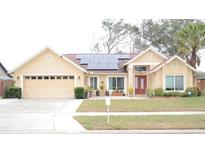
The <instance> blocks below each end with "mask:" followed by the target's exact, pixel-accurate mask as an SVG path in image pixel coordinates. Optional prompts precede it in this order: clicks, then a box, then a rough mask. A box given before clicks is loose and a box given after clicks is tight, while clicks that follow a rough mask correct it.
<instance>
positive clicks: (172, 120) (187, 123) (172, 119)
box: [74, 115, 205, 130]
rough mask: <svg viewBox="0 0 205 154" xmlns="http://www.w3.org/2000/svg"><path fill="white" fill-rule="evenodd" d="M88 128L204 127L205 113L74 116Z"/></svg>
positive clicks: (147, 128)
mask: <svg viewBox="0 0 205 154" xmlns="http://www.w3.org/2000/svg"><path fill="white" fill-rule="evenodd" d="M74 118H75V119H76V120H77V121H78V122H79V123H81V124H82V125H83V126H84V127H85V128H86V129H88V130H134V129H143V130H145V129H146V130H149V129H204V128H205V115H176V116H172V115H163V116H162V115H159V116H158V115H157V116H111V117H110V125H108V124H107V117H106V116H76V117H74Z"/></svg>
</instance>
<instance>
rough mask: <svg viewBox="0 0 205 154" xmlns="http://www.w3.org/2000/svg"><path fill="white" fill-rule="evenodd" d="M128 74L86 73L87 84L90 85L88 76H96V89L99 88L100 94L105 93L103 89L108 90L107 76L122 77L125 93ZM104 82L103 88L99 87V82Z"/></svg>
mask: <svg viewBox="0 0 205 154" xmlns="http://www.w3.org/2000/svg"><path fill="white" fill-rule="evenodd" d="M127 75H128V74H126V73H125V74H90V75H88V79H87V81H88V82H87V86H90V83H89V81H90V79H89V78H90V77H91V76H93V77H97V78H98V85H97V87H98V89H99V90H100V93H101V95H105V91H106V90H109V79H108V78H109V77H124V84H125V85H124V88H125V90H124V91H125V93H126V94H127V89H128V76H127ZM102 82H103V83H104V86H105V88H104V89H103V90H101V89H100V85H101V83H102Z"/></svg>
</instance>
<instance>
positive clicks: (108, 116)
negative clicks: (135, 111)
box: [105, 98, 111, 125]
mask: <svg viewBox="0 0 205 154" xmlns="http://www.w3.org/2000/svg"><path fill="white" fill-rule="evenodd" d="M105 102H106V106H107V124H108V125H109V124H110V114H109V113H110V105H111V101H110V98H106V100H105Z"/></svg>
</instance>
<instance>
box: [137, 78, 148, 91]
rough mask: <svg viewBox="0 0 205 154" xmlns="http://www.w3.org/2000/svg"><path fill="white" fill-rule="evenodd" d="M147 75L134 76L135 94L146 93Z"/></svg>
mask: <svg viewBox="0 0 205 154" xmlns="http://www.w3.org/2000/svg"><path fill="white" fill-rule="evenodd" d="M146 90H147V76H146V75H143V76H135V94H146Z"/></svg>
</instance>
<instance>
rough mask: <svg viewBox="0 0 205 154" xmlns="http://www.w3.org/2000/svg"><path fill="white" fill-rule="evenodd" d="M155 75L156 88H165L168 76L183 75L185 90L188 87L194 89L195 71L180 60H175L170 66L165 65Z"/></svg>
mask: <svg viewBox="0 0 205 154" xmlns="http://www.w3.org/2000/svg"><path fill="white" fill-rule="evenodd" d="M174 64H176V66H174ZM155 74H156V76H155V78H156V79H155V80H156V82H155V88H158V87H162V88H163V89H164V88H165V76H166V75H182V76H184V90H185V89H186V88H188V87H193V71H192V70H191V69H190V68H188V67H187V66H186V65H185V64H184V63H182V62H181V61H179V60H178V59H175V60H173V61H172V62H170V63H169V64H167V65H165V66H164V67H163V68H161V69H160V70H158V71H157V72H156V73H155Z"/></svg>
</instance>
